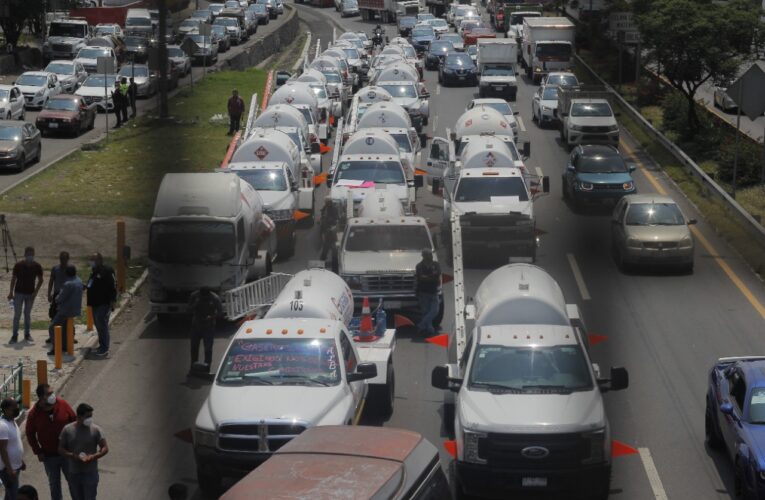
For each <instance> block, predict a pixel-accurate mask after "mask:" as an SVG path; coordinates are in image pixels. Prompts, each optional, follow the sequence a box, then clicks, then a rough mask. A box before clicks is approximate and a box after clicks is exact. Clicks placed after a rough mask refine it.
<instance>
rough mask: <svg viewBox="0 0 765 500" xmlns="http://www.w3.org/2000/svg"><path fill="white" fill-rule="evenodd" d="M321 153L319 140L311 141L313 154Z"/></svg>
mask: <svg viewBox="0 0 765 500" xmlns="http://www.w3.org/2000/svg"><path fill="white" fill-rule="evenodd" d="M318 153H321V146H319V143H318V142H312V143H311V154H318Z"/></svg>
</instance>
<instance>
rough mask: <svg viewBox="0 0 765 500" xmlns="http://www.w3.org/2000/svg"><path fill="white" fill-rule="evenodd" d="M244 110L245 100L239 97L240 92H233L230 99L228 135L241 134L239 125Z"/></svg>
mask: <svg viewBox="0 0 765 500" xmlns="http://www.w3.org/2000/svg"><path fill="white" fill-rule="evenodd" d="M244 109H245V105H244V99H242V98H241V97H239V91H237V90H236V89H234V90H232V91H231V97H229V98H228V120H229V125H228V135H233V134H234V132H239V123H240V122H241V121H242V115H243V114H244Z"/></svg>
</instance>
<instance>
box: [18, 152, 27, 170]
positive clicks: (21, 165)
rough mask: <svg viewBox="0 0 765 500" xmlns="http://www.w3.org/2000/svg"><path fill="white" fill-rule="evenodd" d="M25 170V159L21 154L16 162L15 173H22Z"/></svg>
mask: <svg viewBox="0 0 765 500" xmlns="http://www.w3.org/2000/svg"><path fill="white" fill-rule="evenodd" d="M25 168H27V157H26V156H25V155H23V154H22V155H21V157H20V158H19V160H18V161H17V162H16V171H17V172H23V171H24V169H25Z"/></svg>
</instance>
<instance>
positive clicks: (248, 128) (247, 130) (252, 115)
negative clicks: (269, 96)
mask: <svg viewBox="0 0 765 500" xmlns="http://www.w3.org/2000/svg"><path fill="white" fill-rule="evenodd" d="M257 102H258V93H257V92H255V93H254V94H252V99H251V100H250V103H252V104H253V105H250V112H249V114H248V115H247V122H245V125H244V132H243V133H242V141H246V140H247V138H248V137H249V136H250V134H251V133H252V127H253V124H254V123H255V119H256V118H257V117H258V110H259V109H260V108H258V106H255V105H254V104H255V103H257Z"/></svg>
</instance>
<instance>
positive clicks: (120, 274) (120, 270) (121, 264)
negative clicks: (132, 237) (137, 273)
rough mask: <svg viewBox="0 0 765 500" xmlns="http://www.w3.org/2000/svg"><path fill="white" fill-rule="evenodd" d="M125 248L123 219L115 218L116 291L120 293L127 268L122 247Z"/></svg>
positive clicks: (123, 288)
mask: <svg viewBox="0 0 765 500" xmlns="http://www.w3.org/2000/svg"><path fill="white" fill-rule="evenodd" d="M124 248H125V221H124V220H122V219H118V220H117V292H119V293H122V292H124V291H125V278H126V275H127V269H126V265H125V255H124V254H123V249H124Z"/></svg>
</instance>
